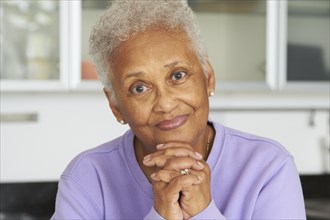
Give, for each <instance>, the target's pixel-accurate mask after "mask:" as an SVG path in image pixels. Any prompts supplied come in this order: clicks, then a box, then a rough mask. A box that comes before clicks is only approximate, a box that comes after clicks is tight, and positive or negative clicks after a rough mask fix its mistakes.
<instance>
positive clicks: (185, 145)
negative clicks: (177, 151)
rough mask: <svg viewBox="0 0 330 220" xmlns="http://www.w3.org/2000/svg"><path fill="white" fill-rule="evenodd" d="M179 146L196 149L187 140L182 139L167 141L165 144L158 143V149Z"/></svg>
mask: <svg viewBox="0 0 330 220" xmlns="http://www.w3.org/2000/svg"><path fill="white" fill-rule="evenodd" d="M177 147H184V148H187V149H190V150H194V148H193V147H192V146H191V145H190V144H188V143H185V142H180V141H170V142H166V143H164V144H158V145H157V146H156V149H157V150H163V149H167V148H177Z"/></svg>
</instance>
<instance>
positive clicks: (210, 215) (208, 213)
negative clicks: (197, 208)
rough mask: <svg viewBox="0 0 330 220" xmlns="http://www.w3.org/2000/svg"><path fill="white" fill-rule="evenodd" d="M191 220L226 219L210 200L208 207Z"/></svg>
mask: <svg viewBox="0 0 330 220" xmlns="http://www.w3.org/2000/svg"><path fill="white" fill-rule="evenodd" d="M191 219H192V220H195V219H196V220H197V219H201V220H202V219H219V220H223V219H226V218H225V217H224V216H223V215H222V214H221V212H220V211H219V209H218V208H217V206H216V205H215V203H214V200H212V201H211V202H210V204H209V206H208V207H207V208H206V209H204V210H203V211H201V212H200V213H198V214H197V215H195V216H193V217H192V218H191Z"/></svg>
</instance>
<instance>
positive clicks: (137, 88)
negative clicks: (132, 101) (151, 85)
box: [132, 84, 147, 94]
mask: <svg viewBox="0 0 330 220" xmlns="http://www.w3.org/2000/svg"><path fill="white" fill-rule="evenodd" d="M145 91H147V87H146V86H145V85H143V84H139V85H136V86H134V87H133V88H132V92H133V93H136V94H139V93H143V92H145Z"/></svg>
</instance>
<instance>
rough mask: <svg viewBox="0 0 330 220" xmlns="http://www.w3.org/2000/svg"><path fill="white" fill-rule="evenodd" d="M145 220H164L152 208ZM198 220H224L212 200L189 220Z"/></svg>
mask: <svg viewBox="0 0 330 220" xmlns="http://www.w3.org/2000/svg"><path fill="white" fill-rule="evenodd" d="M144 219H145V220H149V219H155V220H156V219H164V218H163V217H162V216H160V215H159V214H158V213H157V211H156V210H155V209H154V207H152V208H151V209H150V212H149V213H148V214H147V216H146V217H145V218H144ZM194 219H196V220H198V219H201V220H202V219H203V220H204V219H210V220H211V219H219V220H221V219H226V218H225V217H224V216H223V215H222V214H221V213H220V211H219V210H218V208H217V206H216V205H215V203H214V200H212V201H211V202H210V204H209V206H208V207H207V208H206V209H204V210H203V211H201V212H200V213H198V214H197V215H195V216H193V217H192V218H191V220H194Z"/></svg>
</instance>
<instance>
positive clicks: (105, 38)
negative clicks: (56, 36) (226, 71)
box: [89, 0, 207, 98]
mask: <svg viewBox="0 0 330 220" xmlns="http://www.w3.org/2000/svg"><path fill="white" fill-rule="evenodd" d="M148 28H165V29H169V30H171V29H179V30H180V31H183V33H185V34H186V36H187V38H188V40H189V41H190V42H189V43H190V44H191V45H190V46H191V48H192V50H193V51H194V52H195V53H196V55H197V57H198V58H199V60H200V63H201V65H202V68H203V71H204V73H205V72H206V68H207V67H206V65H205V64H206V60H207V52H206V48H205V46H204V45H203V43H202V40H201V35H200V30H199V27H198V25H197V22H196V20H195V17H194V13H193V11H192V10H191V8H190V7H189V6H188V3H187V1H185V0H115V1H112V4H111V6H110V7H109V8H108V9H107V10H106V11H105V13H104V14H103V15H102V16H101V17H100V19H99V21H98V22H97V23H96V25H95V26H94V27H93V29H92V32H91V36H90V39H89V52H90V55H91V57H92V59H93V61H94V63H95V65H96V69H97V73H98V75H99V78H100V80H101V81H102V83H103V85H104V88H105V89H106V90H107V91H110V92H111V94H113V95H114V93H113V91H112V85H111V76H112V70H111V68H110V64H109V63H110V62H109V61H110V59H111V55H112V53H113V52H114V51H115V49H116V48H117V47H118V46H119V45H120V43H121V42H123V41H126V40H128V39H129V38H130V37H132V36H134V35H136V34H138V33H139V32H143V31H146V30H148ZM113 98H115V97H113Z"/></svg>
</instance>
